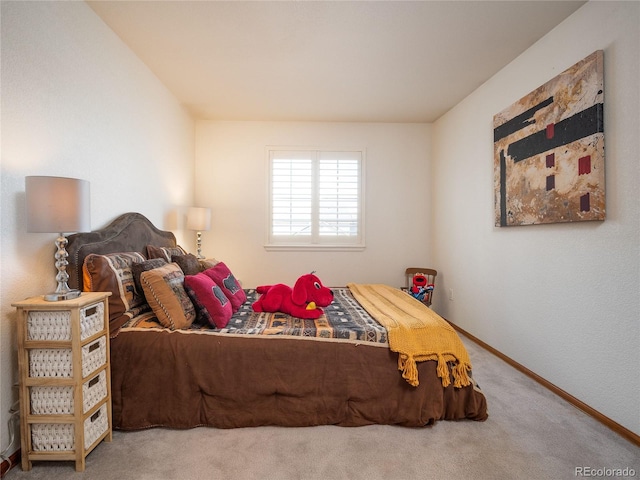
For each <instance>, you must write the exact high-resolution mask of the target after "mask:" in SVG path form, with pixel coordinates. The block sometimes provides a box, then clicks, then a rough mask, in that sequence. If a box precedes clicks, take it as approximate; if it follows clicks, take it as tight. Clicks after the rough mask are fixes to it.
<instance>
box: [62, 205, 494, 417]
mask: <svg viewBox="0 0 640 480" xmlns="http://www.w3.org/2000/svg"><path fill="white" fill-rule="evenodd" d="M68 240H69V244H68V248H67V250H68V252H69V266H68V269H67V270H68V272H69V275H70V279H69V284H70V286H71V287H72V288H80V289H81V290H84V291H88V290H93V291H110V292H112V296H111V297H110V300H109V310H110V312H109V319H110V332H111V337H112V340H111V372H112V378H111V390H112V401H113V426H114V428H119V429H125V430H131V429H142V428H149V427H156V426H164V427H171V428H192V427H197V426H213V427H219V428H233V427H247V426H261V425H280V426H312V425H343V426H359V425H368V424H393V425H404V426H412V427H415V426H426V425H431V424H433V423H435V422H436V421H438V420H443V419H444V420H461V419H471V420H478V421H483V420H485V419H486V418H487V404H486V399H485V397H484V395H483V394H482V392H481V391H480V389H479V388H478V387H477V385H476V384H475V382H474V380H473V377H472V375H471V364H470V361H469V358H468V355H467V352H466V350H465V349H464V346H463V345H462V342H461V341H460V339H459V337H458V336H457V334H456V333H455V332H454V331H453V329H452V328H451V327H450V326H449V325H448V324H447V323H446V322H445V321H444V320H442V319H441V318H440V317H439V316H437V314H435V312H432V311H431V310H429V309H428V308H426V307H425V306H424V305H422V304H421V303H420V302H419V301H416V300H415V299H413V298H411V297H410V296H409V295H407V294H406V293H404V292H401V291H400V290H398V289H394V288H391V287H388V286H384V285H360V284H349V285H348V286H346V287H341V288H333V287H332V288H331V290H332V292H333V299H332V301H331V303H329V304H328V305H327V306H325V307H324V308H322V310H323V312H322V314H321V315H320V316H319V317H318V318H299V317H294V316H292V315H288V314H285V313H281V312H280V311H275V312H265V311H255V310H256V309H254V308H253V305H254V304H257V305H261V304H262V302H261V300H260V298H261V295H260V293H258V292H257V291H256V290H255V289H241V288H238V286H239V284H238V283H237V281H236V280H235V277H233V274H232V273H231V270H230V269H229V267H228V266H227V265H225V264H224V263H222V262H216V261H214V260H198V259H197V258H195V256H193V255H189V254H187V253H186V252H185V251H184V250H183V249H182V248H180V247H179V246H178V245H176V241H175V237H174V236H173V234H172V233H171V232H163V231H161V230H159V229H157V228H156V227H154V226H153V225H152V224H151V223H150V222H149V221H148V220H147V219H146V218H145V217H144V216H142V215H140V214H137V213H127V214H124V215H122V216H120V217H118V218H117V219H116V220H114V222H112V223H111V224H110V225H108V226H107V227H105V228H103V229H100V230H98V231H95V232H91V233H80V234H74V235H70V236H69V237H68ZM205 277H206V278H205ZM225 280H226V282H225ZM216 287H217V288H218V289H219V290H220V292H214V290H215V288H216ZM278 288H280V287H278ZM267 290H268V289H266V290H263V291H264V292H267ZM205 293H206V294H205ZM221 295H222V296H221ZM263 295H264V294H263ZM216 296H217V298H218V299H219V300H220V302H218V304H215V299H214V298H212V297H216ZM223 297H224V298H223ZM224 299H226V300H228V302H225V301H224ZM263 300H264V299H263ZM407 302H408V303H407ZM309 303H311V302H308V303H307V306H308V304H309ZM221 304H224V305H225V306H224V308H222V310H220V308H219V307H220V305H221ZM227 306H228V307H229V308H227ZM315 307H316V308H320V306H319V305H315ZM257 310H260V308H257ZM267 310H269V308H267ZM305 310H306V308H305ZM311 310H312V308H309V310H308V311H311ZM425 310H426V311H428V312H430V313H427V314H425ZM229 313H230V314H229ZM296 313H299V312H296ZM207 315H208V316H207ZM301 316H305V315H301ZM311 316H315V315H311ZM374 317H375V318H374Z"/></svg>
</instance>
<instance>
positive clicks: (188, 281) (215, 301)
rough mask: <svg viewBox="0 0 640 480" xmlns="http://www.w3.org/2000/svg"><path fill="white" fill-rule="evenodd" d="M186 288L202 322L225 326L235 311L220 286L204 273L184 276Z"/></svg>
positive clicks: (214, 325) (218, 326)
mask: <svg viewBox="0 0 640 480" xmlns="http://www.w3.org/2000/svg"><path fill="white" fill-rule="evenodd" d="M184 288H185V290H186V291H187V293H188V294H189V297H190V298H191V300H192V301H193V305H194V306H195V308H196V318H197V319H198V320H199V321H200V323H205V322H206V323H209V324H210V325H211V326H212V327H216V328H224V327H226V326H227V324H228V323H229V319H230V318H231V315H232V314H233V312H232V311H231V302H230V301H229V299H228V298H227V296H226V295H225V294H224V293H223V292H222V290H221V289H220V287H219V286H218V285H217V284H216V282H214V281H213V279H212V278H210V277H208V276H207V275H205V274H204V273H198V274H197V275H187V276H186V277H184Z"/></svg>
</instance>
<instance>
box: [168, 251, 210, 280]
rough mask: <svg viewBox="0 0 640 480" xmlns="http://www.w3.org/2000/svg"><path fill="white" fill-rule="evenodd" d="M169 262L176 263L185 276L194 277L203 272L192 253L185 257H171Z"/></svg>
mask: <svg viewBox="0 0 640 480" xmlns="http://www.w3.org/2000/svg"><path fill="white" fill-rule="evenodd" d="M171 261H172V262H175V263H177V264H178V265H179V266H180V268H181V269H182V271H183V272H184V274H185V275H195V274H196V273H200V272H201V271H202V270H203V269H202V267H200V262H199V261H198V257H196V256H195V255H194V254H193V253H187V254H186V255H171Z"/></svg>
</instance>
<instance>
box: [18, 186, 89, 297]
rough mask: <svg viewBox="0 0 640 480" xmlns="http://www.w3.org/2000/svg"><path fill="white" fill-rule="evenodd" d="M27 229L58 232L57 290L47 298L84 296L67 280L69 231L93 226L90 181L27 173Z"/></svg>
mask: <svg viewBox="0 0 640 480" xmlns="http://www.w3.org/2000/svg"><path fill="white" fill-rule="evenodd" d="M25 193H26V199H27V231H28V232H35V233H58V234H59V235H58V238H57V240H56V248H57V251H56V254H55V259H56V262H55V265H56V268H57V269H58V274H57V275H56V281H57V282H58V287H57V288H56V290H55V292H53V293H50V294H47V295H44V299H45V300H47V301H51V302H54V301H59V300H70V299H72V298H77V297H79V296H80V293H81V292H80V290H72V289H70V288H69V285H68V284H67V282H68V280H69V274H68V273H67V265H68V264H69V262H68V261H67V257H68V256H69V254H68V253H67V250H66V246H67V239H66V237H65V236H64V234H65V233H75V232H85V231H88V230H90V229H91V221H90V218H89V216H90V196H89V182H88V181H87V180H79V179H77V178H65V177H25Z"/></svg>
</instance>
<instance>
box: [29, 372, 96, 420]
mask: <svg viewBox="0 0 640 480" xmlns="http://www.w3.org/2000/svg"><path fill="white" fill-rule="evenodd" d="M30 394H31V395H30V400H31V414H32V415H67V414H73V413H75V412H74V408H73V387H31V388H30ZM106 396H107V374H106V373H105V371H104V370H103V371H101V372H100V373H99V374H98V375H96V376H95V377H93V378H92V379H90V380H87V381H86V382H84V383H83V384H82V413H87V412H88V411H89V410H91V408H92V407H94V406H95V405H97V404H98V402H100V400H102V399H103V398H105V397H106Z"/></svg>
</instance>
